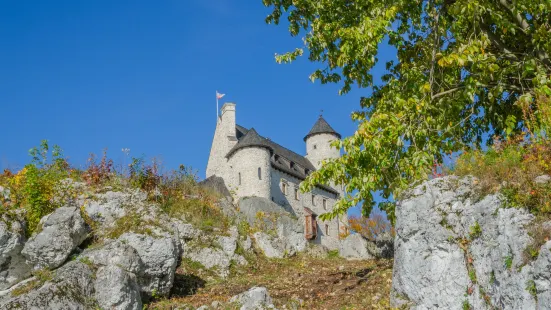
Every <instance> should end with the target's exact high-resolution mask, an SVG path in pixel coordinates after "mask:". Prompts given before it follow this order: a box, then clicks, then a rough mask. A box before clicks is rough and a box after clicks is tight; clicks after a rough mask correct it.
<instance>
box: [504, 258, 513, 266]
mask: <svg viewBox="0 0 551 310" xmlns="http://www.w3.org/2000/svg"><path fill="white" fill-rule="evenodd" d="M505 267H507V269H511V267H513V256H512V255H509V256H506V257H505Z"/></svg>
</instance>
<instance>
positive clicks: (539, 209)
mask: <svg viewBox="0 0 551 310" xmlns="http://www.w3.org/2000/svg"><path fill="white" fill-rule="evenodd" d="M521 139H522V137H521V138H517V139H510V140H509V141H507V142H502V141H499V140H496V141H495V142H494V145H493V146H492V147H491V148H489V149H488V150H487V151H486V152H483V151H480V150H472V151H468V152H465V153H464V154H462V155H461V156H460V157H459V158H458V159H457V163H456V166H455V169H454V173H455V174H457V175H459V176H464V175H474V176H475V177H477V178H478V182H479V190H480V191H481V193H480V194H481V196H484V195H486V194H491V193H495V192H498V191H499V192H501V193H502V194H503V195H504V196H505V198H506V199H507V203H508V204H509V205H510V206H512V207H525V208H527V209H529V210H530V211H531V212H532V213H533V214H535V215H540V216H547V215H551V188H550V185H549V183H547V184H538V183H536V181H535V179H536V177H538V176H542V175H546V174H548V175H551V165H550V164H549V163H550V162H551V142H550V141H547V140H542V141H538V142H534V143H526V142H523V140H521Z"/></svg>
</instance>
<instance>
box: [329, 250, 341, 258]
mask: <svg viewBox="0 0 551 310" xmlns="http://www.w3.org/2000/svg"><path fill="white" fill-rule="evenodd" d="M339 257H340V255H339V250H331V251H328V252H327V258H330V259H332V258H339Z"/></svg>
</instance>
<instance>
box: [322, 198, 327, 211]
mask: <svg viewBox="0 0 551 310" xmlns="http://www.w3.org/2000/svg"><path fill="white" fill-rule="evenodd" d="M323 210H327V199H324V200H323Z"/></svg>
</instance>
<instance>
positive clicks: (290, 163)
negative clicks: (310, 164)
mask: <svg viewBox="0 0 551 310" xmlns="http://www.w3.org/2000/svg"><path fill="white" fill-rule="evenodd" d="M289 167H291V169H293V168H295V163H294V162H292V161H291V162H289Z"/></svg>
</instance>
